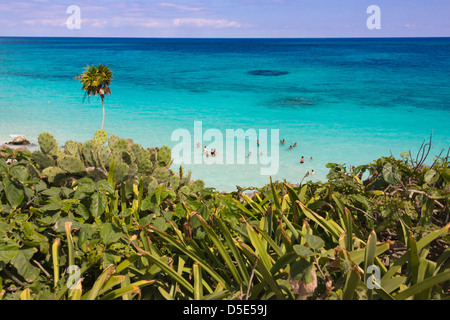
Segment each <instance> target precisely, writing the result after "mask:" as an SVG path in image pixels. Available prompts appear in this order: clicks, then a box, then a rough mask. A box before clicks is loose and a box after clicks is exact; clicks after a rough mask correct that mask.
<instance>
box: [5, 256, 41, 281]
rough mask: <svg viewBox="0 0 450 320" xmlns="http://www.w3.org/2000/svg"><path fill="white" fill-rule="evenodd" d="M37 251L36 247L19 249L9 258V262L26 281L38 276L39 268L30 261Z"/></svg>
mask: <svg viewBox="0 0 450 320" xmlns="http://www.w3.org/2000/svg"><path fill="white" fill-rule="evenodd" d="M37 251H38V250H37V249H36V248H25V249H20V250H19V251H18V252H17V254H16V256H15V257H14V259H12V260H11V264H12V265H13V266H14V267H15V268H16V269H17V272H18V273H19V274H20V275H21V276H22V277H23V278H24V279H25V280H26V281H35V280H36V279H37V277H38V276H39V273H40V270H39V269H38V268H36V267H34V266H33V265H32V264H31V262H30V260H31V258H32V257H33V255H34V254H35V253H36V252H37Z"/></svg>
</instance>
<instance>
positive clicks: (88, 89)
mask: <svg viewBox="0 0 450 320" xmlns="http://www.w3.org/2000/svg"><path fill="white" fill-rule="evenodd" d="M77 79H79V80H80V81H81V84H82V88H81V89H82V90H84V91H85V97H86V96H88V97H90V96H91V95H94V96H96V95H97V94H98V95H99V96H100V98H101V99H102V107H103V121H102V130H103V125H104V124H105V95H107V94H111V89H110V88H109V86H110V85H111V80H112V79H113V75H112V71H111V69H110V68H108V67H107V66H105V65H102V64H99V65H98V66H89V65H88V66H87V67H86V68H85V69H84V73H83V74H82V75H81V76H79V77H77Z"/></svg>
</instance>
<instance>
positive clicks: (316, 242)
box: [304, 234, 325, 250]
mask: <svg viewBox="0 0 450 320" xmlns="http://www.w3.org/2000/svg"><path fill="white" fill-rule="evenodd" d="M304 237H305V238H306V243H307V244H308V246H309V247H310V248H311V249H313V250H319V249H321V248H322V247H323V246H324V245H325V241H323V240H322V238H320V237H318V236H315V235H312V234H305V235H304Z"/></svg>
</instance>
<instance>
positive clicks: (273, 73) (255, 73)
mask: <svg viewBox="0 0 450 320" xmlns="http://www.w3.org/2000/svg"><path fill="white" fill-rule="evenodd" d="M247 74H250V75H252V76H266V77H275V76H283V75H286V74H289V72H288V71H282V70H250V71H248V72H247Z"/></svg>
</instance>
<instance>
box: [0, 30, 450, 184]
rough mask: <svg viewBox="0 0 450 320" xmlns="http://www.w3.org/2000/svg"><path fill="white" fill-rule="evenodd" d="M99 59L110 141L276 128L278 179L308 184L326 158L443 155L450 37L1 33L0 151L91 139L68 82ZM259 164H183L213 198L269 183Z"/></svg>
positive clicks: (97, 115)
mask: <svg viewBox="0 0 450 320" xmlns="http://www.w3.org/2000/svg"><path fill="white" fill-rule="evenodd" d="M100 63H102V64H106V65H108V66H109V67H111V68H112V70H113V72H114V80H113V83H112V86H111V90H112V95H111V96H108V97H107V98H106V120H105V130H106V131H107V132H108V133H113V134H115V135H117V136H120V137H123V138H132V139H133V140H134V141H135V142H136V143H139V144H142V145H143V146H144V147H154V146H162V145H168V146H170V147H174V146H175V145H176V144H177V143H178V142H177V141H172V140H171V136H172V133H173V132H174V130H176V129H183V128H184V129H187V130H189V131H191V132H193V129H194V121H202V125H203V130H204V131H205V130H207V129H218V130H220V132H223V134H224V135H225V131H226V130H227V129H234V130H236V129H243V130H247V129H255V130H259V129H268V130H270V129H274V130H279V136H280V139H282V138H283V139H285V140H286V144H285V145H279V162H280V163H279V170H278V173H277V174H275V175H274V176H273V179H274V180H282V179H286V180H288V181H290V182H292V183H298V182H299V181H300V180H301V179H302V178H303V176H304V175H305V174H306V172H308V171H311V170H314V171H315V172H316V175H314V176H311V175H310V176H309V177H308V178H307V179H306V180H310V179H311V180H315V181H317V180H324V179H325V176H326V174H327V173H328V169H327V168H326V167H325V165H326V164H327V163H328V162H336V163H340V164H345V165H347V166H350V165H355V166H356V165H360V164H367V163H370V162H371V161H373V160H375V159H377V158H379V157H380V156H389V155H390V154H392V155H394V156H395V157H400V153H402V152H405V151H409V150H411V152H412V153H413V154H415V153H416V152H417V151H418V148H419V147H420V145H421V144H422V142H423V141H424V140H427V141H428V140H429V138H430V134H431V132H433V148H432V151H431V153H430V161H431V158H432V157H433V156H435V155H438V154H439V153H440V151H441V150H442V149H445V153H447V149H448V148H449V147H450V138H449V137H450V125H449V123H450V122H449V120H450V87H449V85H450V82H449V76H450V38H405V39H400V38H398V39H130V38H127V39H119V38H0V143H3V142H7V141H10V140H12V138H11V137H10V134H13V135H15V134H25V135H26V136H27V137H28V138H29V139H30V140H31V141H34V142H36V141H37V136H38V134H39V133H41V132H44V131H48V132H51V133H52V134H53V135H54V136H55V137H56V138H57V139H58V141H59V142H60V144H61V145H63V144H64V142H65V141H66V140H76V141H86V140H89V139H91V138H92V136H93V134H94V133H95V131H96V130H98V129H100V126H101V121H102V108H101V102H100V100H99V99H98V98H95V97H94V98H91V99H90V101H88V100H85V101H83V92H82V91H81V86H80V84H79V82H78V81H77V80H76V79H74V77H75V76H77V75H79V74H80V73H82V72H83V68H84V67H85V66H86V65H91V64H100ZM258 70H259V71H261V70H262V71H264V70H269V71H271V72H270V73H267V72H262V73H263V75H260V74H258V72H256V74H255V72H252V71H258ZM273 71H277V72H278V71H281V72H279V73H280V74H278V75H273V74H272V73H273ZM260 73H261V72H260ZM294 142H297V143H298V147H296V148H294V149H292V150H290V149H289V145H291V144H293V143H294ZM196 143H197V141H192V151H193V152H194V153H195V152H200V153H201V148H197V147H196V146H195V144H196ZM202 144H203V145H208V146H209V142H208V141H202ZM269 150H270V149H269ZM250 151H251V150H250ZM253 154H254V155H255V156H258V151H257V150H254V151H253ZM301 156H304V157H305V159H306V161H305V163H304V164H300V163H299V160H300V158H301ZM310 157H313V158H314V160H310ZM247 160H248V159H247ZM260 166H261V165H260V164H256V165H251V164H248V163H246V164H226V165H218V164H216V165H208V164H201V165H193V164H192V165H183V167H184V168H185V171H187V170H188V169H189V170H192V177H193V178H195V179H203V180H204V181H205V182H206V184H207V185H208V186H211V187H215V188H217V189H219V190H234V189H235V186H236V185H239V186H242V187H247V186H262V185H264V184H266V183H268V182H269V176H265V175H261V173H260ZM175 169H176V168H174V170H175Z"/></svg>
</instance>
